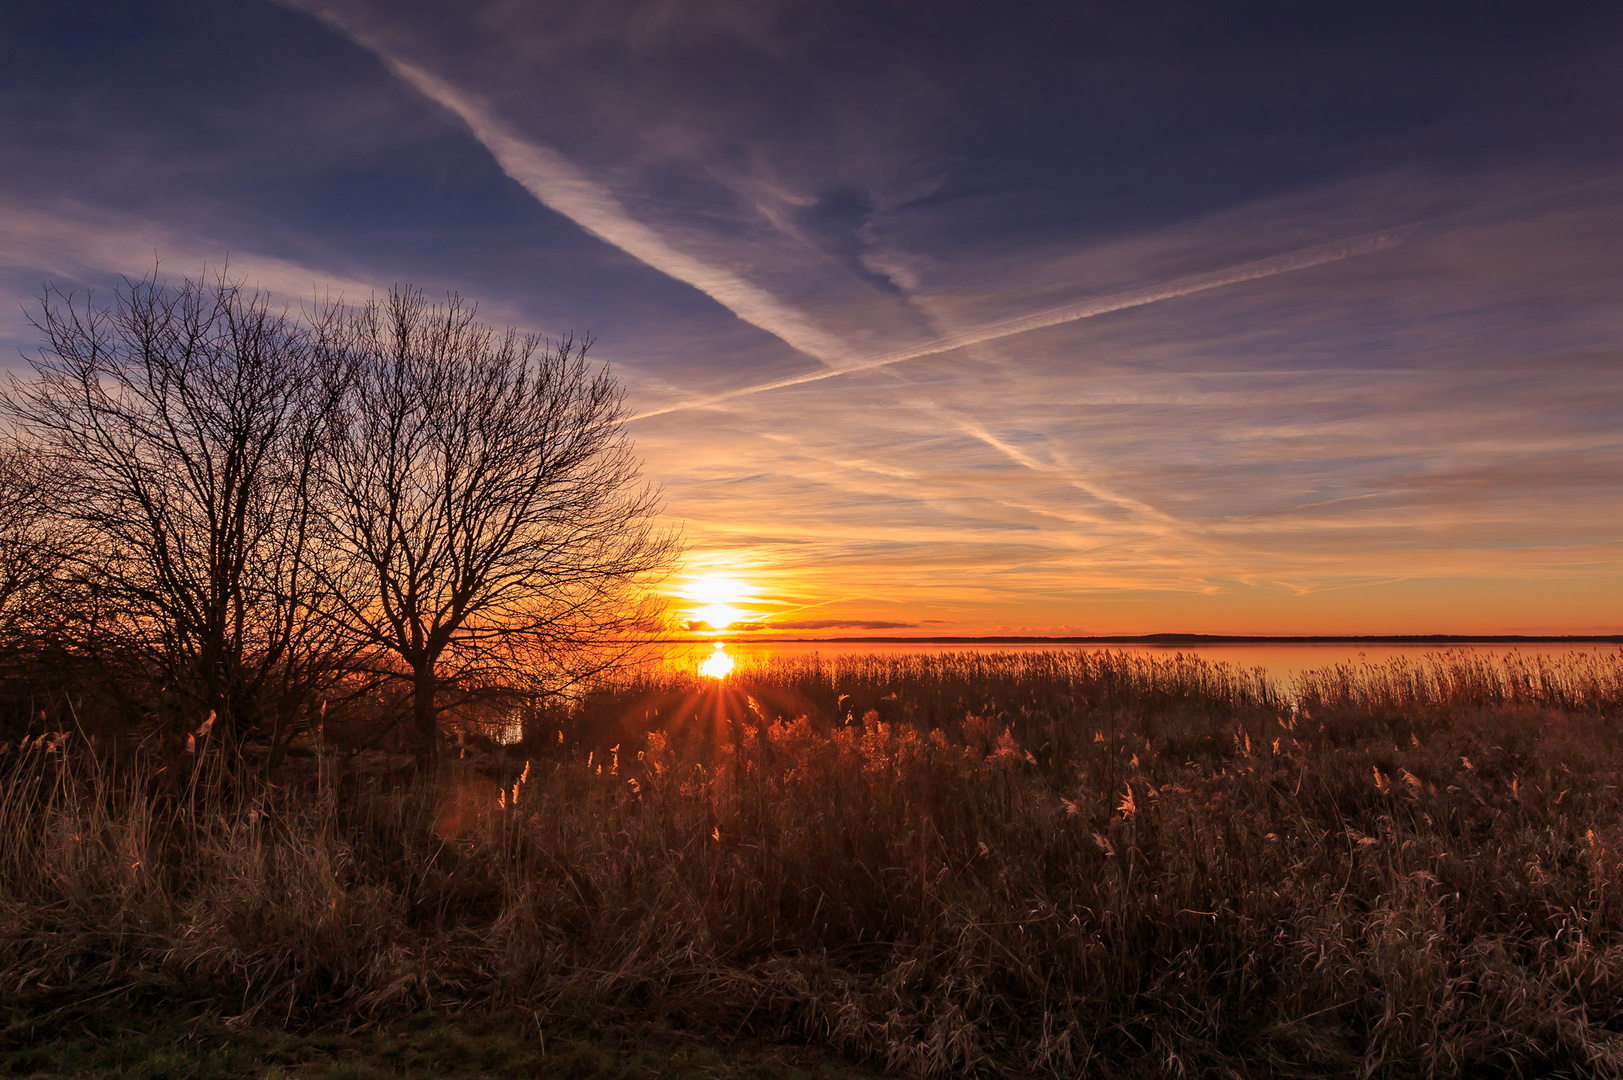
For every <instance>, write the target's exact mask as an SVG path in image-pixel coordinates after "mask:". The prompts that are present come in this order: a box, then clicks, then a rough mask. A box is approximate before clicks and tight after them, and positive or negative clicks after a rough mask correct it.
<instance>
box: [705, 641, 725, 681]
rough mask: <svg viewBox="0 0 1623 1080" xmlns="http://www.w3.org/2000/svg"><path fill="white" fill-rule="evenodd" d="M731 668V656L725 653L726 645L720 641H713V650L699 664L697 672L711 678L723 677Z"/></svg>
mask: <svg viewBox="0 0 1623 1080" xmlns="http://www.w3.org/2000/svg"><path fill="white" fill-rule="evenodd" d="M732 670H733V658H732V657H730V656H728V655H727V646H726V645H725V644H724V643H723V642H720V641H718V642H716V643H715V651H714V652H712V653H711V654H710V655H709V656H707V657H705V658H704V663H702V664H700V665H699V674H700V675H708V676H709V677H710V678H712V679H725V678H726V677H727V675H728V673H730V672H731V671H732Z"/></svg>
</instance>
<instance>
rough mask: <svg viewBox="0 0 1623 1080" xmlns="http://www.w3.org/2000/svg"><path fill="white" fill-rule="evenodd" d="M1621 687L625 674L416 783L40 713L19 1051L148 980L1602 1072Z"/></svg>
mask: <svg viewBox="0 0 1623 1080" xmlns="http://www.w3.org/2000/svg"><path fill="white" fill-rule="evenodd" d="M1620 708H1623V658H1620V657H1616V656H1612V657H1605V656H1603V657H1596V656H1594V655H1589V656H1575V657H1573V658H1571V659H1569V660H1566V661H1549V660H1545V659H1536V660H1522V659H1520V658H1518V657H1515V656H1510V657H1508V658H1490V657H1483V656H1481V655H1472V654H1442V655H1438V656H1435V657H1433V658H1431V659H1430V660H1429V661H1428V662H1426V663H1425V664H1419V665H1404V664H1393V665H1386V666H1379V667H1367V668H1341V669H1330V670H1324V671H1320V672H1316V673H1311V674H1309V675H1307V676H1304V677H1303V679H1302V680H1301V681H1300V683H1299V684H1297V685H1294V686H1291V687H1279V686H1275V685H1273V684H1271V683H1269V682H1268V681H1266V680H1265V679H1263V678H1261V677H1260V676H1258V675H1257V674H1255V673H1247V672H1242V671H1238V670H1235V669H1233V668H1227V667H1224V666H1221V665H1213V664H1210V663H1207V662H1203V661H1199V660H1193V659H1187V658H1175V659H1169V660H1156V659H1150V658H1144V657H1128V656H1123V655H1120V654H1114V655H1112V654H1108V653H1076V652H1071V653H1064V654H1033V653H1026V654H1016V655H1009V654H1004V655H976V656H970V655H951V654H944V655H938V656H910V657H895V658H860V657H846V658H841V659H839V660H838V661H835V662H825V661H822V660H819V659H815V658H802V659H797V660H794V661H788V662H780V663H769V664H764V665H755V666H750V665H744V666H742V667H740V668H739V669H737V670H735V671H734V672H733V673H732V674H731V675H730V676H729V677H728V678H726V679H724V680H714V679H710V680H706V679H702V678H698V677H695V676H691V675H686V674H681V673H676V672H647V673H643V674H641V675H638V676H635V677H632V676H629V675H628V676H623V677H619V678H616V679H606V680H603V681H601V682H600V683H599V684H597V685H596V686H595V687H594V689H593V690H592V691H591V692H590V693H585V694H581V695H577V696H575V697H573V698H572V699H568V700H565V699H556V700H553V701H552V702H551V703H550V704H547V705H545V706H541V707H537V708H535V709H533V710H531V711H530V712H528V713H527V714H526V715H525V716H524V718H523V722H524V728H523V736H524V737H523V739H522V741H521V742H518V743H516V744H513V745H509V746H501V745H497V744H495V743H491V742H487V741H484V740H482V739H480V738H479V737H478V736H477V735H465V736H464V738H463V741H462V747H461V749H460V750H459V752H458V754H457V755H456V756H455V757H454V759H453V760H451V761H449V762H447V764H446V771H445V772H444V774H443V776H442V778H441V782H440V783H439V784H437V785H427V784H423V783H421V782H420V781H419V780H413V779H410V776H411V775H412V774H410V773H409V772H408V773H403V774H396V775H395V778H394V779H391V778H390V774H387V773H384V772H382V771H380V770H379V769H378V768H376V767H375V760H376V758H377V755H378V754H380V753H381V752H380V751H377V750H371V749H367V748H366V745H365V739H364V738H362V733H361V731H360V729H359V728H356V729H353V730H350V731H348V732H347V733H346V732H345V731H343V730H340V729H339V728H338V727H333V728H331V729H329V730H327V731H325V732H324V734H323V738H322V739H321V740H320V741H319V742H315V743H313V744H312V745H311V746H310V747H309V748H308V750H307V751H306V752H304V753H301V754H295V755H293V756H291V757H290V760H289V762H288V763H287V766H286V768H285V769H284V770H283V771H282V773H281V774H279V775H278V777H277V778H276V780H275V782H274V783H244V782H241V781H240V780H239V779H237V778H236V777H235V774H234V773H233V771H232V770H231V768H230V767H229V763H228V762H227V761H226V760H225V752H224V749H223V744H218V743H205V744H204V745H203V746H201V747H200V748H199V749H198V750H197V752H196V753H195V754H191V755H187V754H184V753H180V754H174V753H168V754H164V753H160V752H159V751H157V750H156V749H154V748H152V747H151V746H149V747H148V748H147V749H140V748H136V747H132V746H127V745H123V744H115V743H114V742H113V741H108V740H104V739H102V738H100V737H93V738H86V737H85V736H83V735H81V734H79V733H78V732H77V731H70V732H68V733H67V734H65V735H51V734H47V735H45V737H44V738H43V739H41V738H40V737H38V736H35V737H32V738H30V739H29V740H28V741H27V742H26V743H25V744H24V745H23V746H22V747H21V748H19V747H17V746H15V745H13V746H10V747H9V748H8V749H7V750H6V752H5V755H4V757H3V758H0V771H3V776H4V780H3V783H4V787H3V794H0V922H3V924H4V926H5V927H6V928H7V929H6V932H5V935H4V937H3V939H0V950H3V951H0V985H4V986H5V987H6V997H7V1007H8V1009H9V1010H10V1011H11V1016H10V1027H9V1028H8V1029H7V1031H6V1034H5V1038H6V1039H7V1040H8V1042H9V1043H10V1044H11V1046H12V1047H13V1048H16V1047H17V1046H19V1045H22V1044H23V1043H25V1042H26V1041H27V1040H29V1039H31V1038H36V1037H38V1035H39V1033H40V1032H42V1031H46V1030H49V1029H50V1028H51V1025H61V1024H66V1023H69V1022H70V1021H71V1019H72V1018H73V1017H74V1016H76V1015H79V1014H82V1013H84V1012H85V1011H86V1010H93V1009H98V1008H103V1007H108V1006H110V1005H112V1004H114V1003H126V1004H127V1003H148V1004H150V1003H152V1002H162V1003H164V1007H165V1008H169V1009H174V1008H181V1007H185V1008H189V1009H193V1010H197V1011H199V1014H200V1015H207V1016H212V1017H214V1018H216V1020H217V1021H218V1022H227V1023H231V1024H238V1025H248V1026H250V1027H253V1026H255V1025H264V1024H274V1025H276V1026H278V1027H281V1026H286V1027H287V1028H289V1029H290V1030H294V1031H300V1030H303V1031H321V1030H338V1031H344V1030H356V1029H361V1028H366V1027H368V1026H369V1025H380V1024H381V1025H387V1024H389V1023H393V1022H399V1021H402V1020H403V1019H406V1018H410V1017H413V1016H420V1015H425V1014H436V1015H450V1014H465V1015H476V1016H485V1015H503V1016H518V1017H521V1018H524V1019H523V1021H522V1022H520V1021H514V1027H513V1037H514V1038H516V1039H520V1040H522V1039H526V1038H532V1037H534V1038H537V1039H538V1038H540V1037H541V1035H542V1034H544V1033H545V1032H547V1031H549V1030H552V1031H554V1032H556V1031H558V1030H567V1029H569V1027H570V1025H578V1024H579V1023H581V1022H582V1021H581V1018H582V1017H589V1018H591V1021H590V1022H591V1023H593V1024H602V1023H611V1022H624V1023H655V1024H658V1025H660V1026H661V1029H662V1030H669V1031H677V1032H684V1033H688V1034H689V1035H691V1036H696V1037H698V1038H700V1039H701V1040H706V1041H709V1042H710V1043H712V1044H715V1045H726V1044H728V1043H729V1041H731V1040H739V1039H743V1040H747V1041H750V1042H751V1043H752V1044H753V1043H774V1042H776V1043H782V1044H785V1045H803V1046H813V1047H820V1048H823V1049H825V1050H826V1051H828V1052H831V1053H834V1054H836V1055H839V1056H841V1057H843V1058H844V1059H846V1060H848V1061H850V1062H852V1063H854V1064H858V1065H863V1066H865V1067H868V1068H873V1069H877V1070H883V1071H887V1072H894V1073H898V1074H906V1075H916V1076H943V1075H958V1074H962V1073H972V1074H981V1075H1016V1074H1020V1075H1026V1074H1030V1073H1033V1072H1035V1073H1040V1074H1049V1075H1066V1076H1070V1075H1097V1076H1150V1075H1169V1074H1174V1075H1175V1074H1183V1075H1225V1074H1227V1075H1251V1076H1256V1075H1273V1076H1326V1075H1346V1076H1353V1075H1359V1076H1394V1077H1395V1076H1413V1075H1459V1074H1462V1073H1470V1074H1474V1075H1534V1074H1562V1075H1575V1076H1576V1075H1584V1076H1595V1075H1602V1076H1604V1075H1616V1074H1618V1073H1620V1072H1623V1005H1620V1004H1619V1003H1620V1002H1623V794H1620V789H1623V746H1620V741H1619V731H1618V723H1617V717H1618V710H1619V709H1620ZM537 1033H539V1034H537ZM555 1037H556V1036H555ZM526 1060H529V1059H526ZM537 1067H538V1066H537ZM514 1069H515V1070H517V1069H518V1067H517V1066H514ZM493 1071H495V1072H498V1073H500V1072H501V1071H502V1068H501V1067H493ZM510 1071H511V1070H510ZM518 1071H522V1070H518Z"/></svg>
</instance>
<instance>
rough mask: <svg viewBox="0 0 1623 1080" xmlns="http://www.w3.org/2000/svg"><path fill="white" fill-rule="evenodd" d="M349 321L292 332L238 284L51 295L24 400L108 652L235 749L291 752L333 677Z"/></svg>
mask: <svg viewBox="0 0 1623 1080" xmlns="http://www.w3.org/2000/svg"><path fill="white" fill-rule="evenodd" d="M337 314H338V311H337V309H336V308H326V309H322V310H320V311H318V312H316V313H315V317H314V318H313V319H312V320H308V321H306V320H300V319H297V318H293V317H290V316H289V315H288V314H287V313H286V312H278V311H274V310H272V309H271V307H270V305H269V302H268V298H267V297H266V296H264V295H263V294H261V293H257V292H252V291H248V290H245V289H244V288H242V287H241V286H239V285H237V284H233V283H232V282H230V281H228V280H226V279H225V278H224V277H221V278H218V279H217V280H216V281H214V282H213V283H208V282H204V281H192V280H186V281H184V282H183V283H182V284H180V285H179V286H178V287H174V288H170V287H167V286H165V285H164V284H163V283H162V282H161V281H160V280H159V279H158V277H157V276H156V274H154V275H153V276H151V277H148V278H146V279H143V280H139V281H126V283H125V286H124V287H123V288H121V289H120V290H118V292H117V293H116V295H115V298H114V300H113V302H112V303H111V304H110V305H97V304H96V303H95V302H94V298H93V297H89V296H87V297H86V298H85V300H84V302H83V303H82V304H80V303H76V302H75V300H74V298H73V296H72V295H64V294H62V293H60V292H57V291H55V290H54V289H47V292H46V294H45V296H44V298H43V300H42V302H41V309H40V313H39V315H38V316H37V318H36V320H35V322H34V325H35V327H36V328H37V329H38V330H39V331H40V332H41V333H42V335H43V336H44V340H45V344H44V346H43V347H42V349H41V351H40V352H39V353H38V355H37V356H35V357H34V358H33V361H32V362H33V367H34V371H35V375H36V377H35V378H34V379H32V380H28V381H26V382H24V381H19V380H16V379H13V380H12V382H11V387H10V391H9V393H8V394H7V395H6V401H5V405H6V408H7V411H8V412H9V413H10V414H11V416H12V417H13V418H14V419H15V420H16V421H17V422H18V423H19V425H20V427H21V429H22V431H23V432H24V433H25V434H26V437H28V438H31V439H32V441H33V442H34V444H35V445H36V446H37V447H38V449H39V450H40V451H41V452H42V453H44V454H46V455H48V456H49V459H50V461H51V465H52V469H53V477H52V482H53V487H54V489H55V492H56V495H57V499H56V506H55V508H54V513H55V514H56V515H57V516H58V517H59V518H60V519H61V522H62V523H63V526H64V527H65V528H70V529H73V530H76V532H77V534H78V538H79V540H80V541H81V543H80V546H79V549H78V554H77V555H76V556H75V557H74V559H73V560H72V562H73V565H74V571H75V573H76V574H77V575H78V576H79V577H80V578H81V579H82V580H83V581H84V582H85V583H87V584H88V586H89V587H90V588H92V589H94V590H95V591H96V593H97V594H98V596H99V605H101V606H104V607H105V614H104V615H103V616H102V622H101V625H100V626H99V627H97V629H96V634H97V635H98V637H99V638H100V639H102V640H103V641H106V642H108V643H109V644H112V645H116V647H118V648H120V649H122V650H125V652H126V653H127V655H129V656H131V657H132V658H133V659H134V660H136V661H137V662H138V663H139V664H140V665H142V666H143V667H144V669H145V670H148V671H150V672H151V674H152V676H154V678H155V681H158V682H160V683H161V685H162V687H163V688H164V691H165V696H166V697H167V698H168V699H169V700H170V702H171V703H172V704H174V705H176V706H179V707H182V708H183V709H184V711H185V714H186V717H185V718H186V719H188V720H189V721H190V722H191V723H195V722H196V720H197V719H198V718H200V715H201V714H204V713H206V712H208V711H209V710H213V711H214V712H215V713H216V714H217V716H218V718H219V723H218V725H217V729H216V730H219V731H221V733H222V734H224V735H226V736H228V737H234V736H241V735H242V734H244V733H246V732H248V731H250V730H253V729H256V728H257V729H262V730H264V731H266V732H267V733H271V734H272V741H273V743H274V742H275V741H276V740H277V739H278V738H280V737H282V734H284V733H285V732H286V731H287V730H288V726H289V722H290V721H295V720H296V719H297V717H298V715H299V713H300V710H301V709H302V708H303V707H304V705H305V699H306V697H307V696H308V694H309V692H310V690H311V688H312V686H313V685H314V684H316V683H318V682H319V681H320V680H321V679H322V678H324V677H325V676H326V675H327V674H329V673H330V672H331V671H332V669H333V667H334V652H333V649H332V644H333V642H332V641H331V640H330V639H329V638H326V637H323V636H322V635H324V634H329V633H330V630H331V627H330V623H329V622H325V621H321V620H318V619H317V618H316V617H315V610H316V608H317V607H318V604H317V603H316V600H317V599H318V598H317V597H315V596H314V594H313V592H312V590H313V589H314V588H315V587H316V586H317V584H318V581H319V578H318V576H317V575H313V574H311V573H310V571H309V566H308V562H307V560H308V557H309V554H310V526H311V524H312V517H311V511H312V494H313V492H314V489H315V485H316V483H317V481H318V479H319V468H320V464H321V461H322V458H323V454H324V452H325V449H326V444H325V441H324V440H325V439H326V437H327V436H328V435H329V434H330V431H331V423H330V420H331V415H332V414H333V413H334V412H335V410H337V409H338V407H339V405H340V402H341V398H342V392H343V387H342V385H341V382H340V380H339V379H338V378H337V377H336V374H335V373H334V372H332V371H331V370H330V369H329V368H326V367H324V366H322V364H321V363H319V362H318V361H319V359H320V358H321V357H323V356H324V355H325V354H324V352H323V350H322V349H321V348H320V347H319V346H320V343H321V338H322V335H323V333H324V332H325V331H326V330H327V329H328V328H329V327H330V325H331V324H332V322H333V320H334V319H336V318H337ZM273 752H274V751H273Z"/></svg>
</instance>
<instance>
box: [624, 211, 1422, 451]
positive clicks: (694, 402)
mask: <svg viewBox="0 0 1623 1080" xmlns="http://www.w3.org/2000/svg"><path fill="white" fill-rule="evenodd" d="M1402 240H1403V235H1402V233H1401V232H1400V231H1397V230H1388V231H1383V232H1379V233H1374V234H1371V235H1366V236H1357V237H1350V238H1347V239H1343V240H1336V241H1333V242H1331V243H1328V244H1316V245H1314V246H1312V247H1306V248H1300V249H1298V250H1296V251H1290V252H1286V253H1285V254H1282V255H1275V256H1273V257H1271V258H1267V259H1257V260H1255V261H1252V262H1247V263H1240V264H1238V265H1236V266H1230V267H1226V268H1224V269H1222V270H1214V271H1212V272H1210V273H1205V274H1194V275H1191V276H1189V277H1183V278H1177V279H1175V280H1173V281H1168V282H1164V283H1162V284H1159V285H1152V286H1148V287H1146V288H1141V289H1131V290H1128V291H1126V292H1119V293H1114V294H1112V295H1110V296H1101V297H1097V298H1095V299H1092V300H1084V301H1081V302H1079V303H1073V304H1065V305H1061V306H1059V307H1055V308H1049V309H1047V310H1045V311H1039V312H1035V313H1033V314H1030V315H1022V316H1019V317H1018V318H1013V319H1003V320H1000V321H998V322H993V323H987V324H983V325H981V326H978V327H976V328H974V329H972V330H967V331H964V332H962V333H958V334H953V335H951V336H949V337H944V338H938V339H936V340H935V341H931V342H929V343H927V344H924V345H919V346H917V347H914V348H909V349H902V350H899V351H897V352H892V353H887V354H885V355H882V356H877V357H874V358H872V359H868V360H863V361H861V362H858V363H854V364H845V365H839V366H834V367H830V368H826V369H824V370H820V371H812V372H807V373H805V374H802V375H795V376H791V377H789V378H786V379H774V380H772V381H770V382H764V383H757V384H755V385H754V386H745V387H740V388H739V389H737V390H728V391H725V392H723V393H719V394H710V395H706V396H704V397H699V398H693V399H691V400H688V401H679V402H675V403H673V404H670V405H664V406H660V407H658V408H654V409H645V410H643V411H642V412H640V413H638V414H636V415H635V416H633V417H631V419H632V420H643V419H647V418H649V417H654V416H663V415H665V414H666V413H673V412H681V411H684V410H688V409H704V408H710V407H712V406H715V405H720V404H723V403H724V402H728V401H733V400H735V399H737V398H741V397H749V396H751V395H754V394H764V393H767V392H768V391H771V390H783V389H787V388H788V387H792V386H804V385H805V384H807V383H813V382H821V381H822V380H824V379H832V378H836V377H838V376H841V375H854V374H857V373H859V372H866V371H875V370H878V369H879V368H884V367H889V366H891V365H892V364H900V363H902V362H904V361H907V360H918V359H922V358H924V357H927V356H938V355H940V354H943V353H949V352H953V351H955V350H957V349H962V348H965V347H967V346H971V345H980V344H984V343H986V342H990V341H997V340H999V339H1002V338H1009V337H1014V336H1016V335H1018V334H1024V333H1028V332H1029V331H1032V330H1040V329H1043V328H1045V327H1050V326H1060V325H1063V324H1065V323H1072V322H1078V321H1080V320H1082V319H1091V318H1094V317H1096V316H1099V315H1107V314H1109V313H1111V312H1114V311H1125V310H1127V309H1129V308H1136V307H1143V306H1145V305H1146V304H1154V303H1159V302H1160V301H1162V300H1172V299H1176V298H1178V297H1181V296H1192V295H1194V294H1195V293H1201V292H1206V291H1208V290H1211V289H1220V288H1223V287H1224V286H1227V285H1238V284H1240V283H1242V282H1246V281H1256V280H1258V279H1260V278H1269V277H1274V276H1276V275H1279V274H1288V273H1291V272H1293V271H1296V270H1306V269H1309V268H1311V267H1315V266H1323V265H1324V264H1326V263H1332V262H1340V261H1341V260H1343V259H1351V258H1355V257H1356V256H1359V255H1367V254H1370V253H1373V252H1377V251H1385V250H1387V249H1388V248H1392V247H1395V246H1397V245H1398V244H1400V243H1402Z"/></svg>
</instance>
